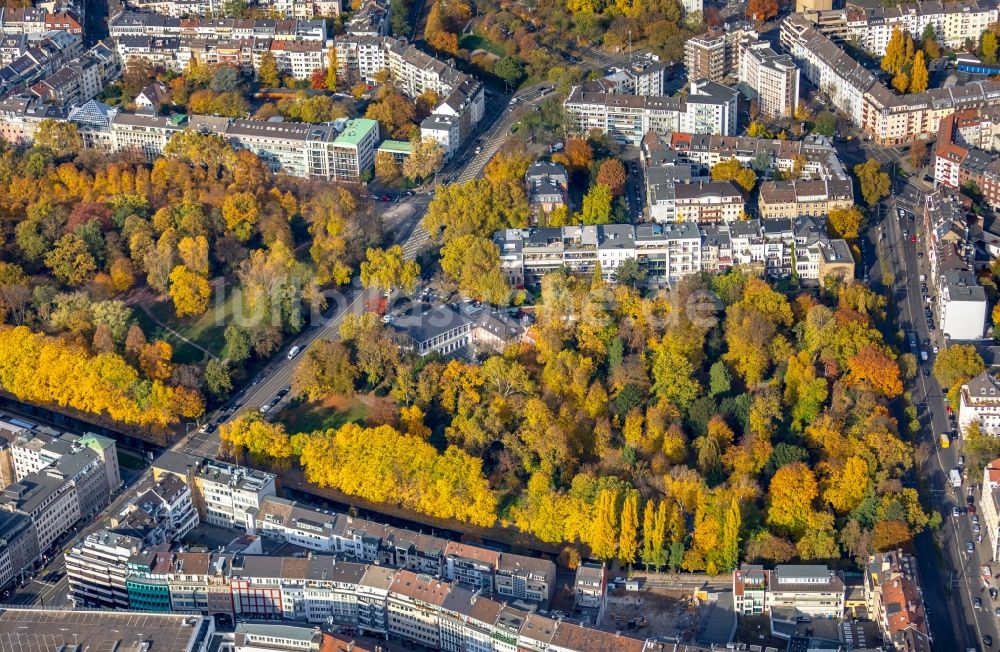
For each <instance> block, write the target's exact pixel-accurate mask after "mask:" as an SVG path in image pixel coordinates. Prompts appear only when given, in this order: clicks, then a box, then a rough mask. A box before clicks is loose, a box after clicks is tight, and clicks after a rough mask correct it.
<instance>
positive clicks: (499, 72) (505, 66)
mask: <svg viewBox="0 0 1000 652" xmlns="http://www.w3.org/2000/svg"><path fill="white" fill-rule="evenodd" d="M493 74H495V75H496V76H497V77H499V78H500V79H502V80H503V81H504V82H505V83H507V84H508V85H510V86H511V88H517V85H518V84H520V83H521V80H522V79H524V64H522V63H521V60H520V59H519V58H517V57H512V56H506V57H503V58H502V59H500V60H499V61H497V62H496V65H495V66H493Z"/></svg>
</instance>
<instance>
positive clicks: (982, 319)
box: [937, 271, 988, 342]
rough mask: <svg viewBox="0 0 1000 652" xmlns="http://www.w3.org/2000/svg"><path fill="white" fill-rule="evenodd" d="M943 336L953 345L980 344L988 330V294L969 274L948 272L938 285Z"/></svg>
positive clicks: (966, 272) (939, 312)
mask: <svg viewBox="0 0 1000 652" xmlns="http://www.w3.org/2000/svg"><path fill="white" fill-rule="evenodd" d="M938 290H939V294H938V297H937V302H938V315H939V320H940V322H941V332H942V334H944V335H945V336H946V337H949V338H951V341H953V342H957V341H963V340H981V339H983V335H984V332H983V329H984V328H985V327H986V315H987V308H988V303H987V300H986V290H985V289H984V288H983V287H982V286H981V285H979V281H978V280H977V279H976V275H975V274H974V273H972V272H968V271H947V272H945V273H944V274H942V276H941V280H940V282H939V283H938Z"/></svg>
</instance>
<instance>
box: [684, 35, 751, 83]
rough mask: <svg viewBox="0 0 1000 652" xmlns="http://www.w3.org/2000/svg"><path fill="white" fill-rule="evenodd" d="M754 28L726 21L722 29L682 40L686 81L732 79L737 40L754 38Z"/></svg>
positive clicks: (737, 59)
mask: <svg viewBox="0 0 1000 652" xmlns="http://www.w3.org/2000/svg"><path fill="white" fill-rule="evenodd" d="M758 36H759V35H758V34H757V31H756V30H755V29H754V28H753V26H752V25H750V24H749V23H745V22H736V23H728V24H727V25H726V27H725V29H715V30H709V31H708V32H706V33H705V34H702V35H700V36H694V37H691V38H689V39H688V40H687V41H685V42H684V67H685V69H686V70H687V76H688V79H689V80H693V79H708V80H711V81H714V82H718V83H722V82H723V81H724V80H725V79H727V78H735V77H736V76H737V74H738V71H739V66H740V56H741V51H740V43H741V42H742V41H744V40H746V39H750V40H752V41H756V40H757V38H758Z"/></svg>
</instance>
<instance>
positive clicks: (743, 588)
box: [733, 564, 770, 616]
mask: <svg viewBox="0 0 1000 652" xmlns="http://www.w3.org/2000/svg"><path fill="white" fill-rule="evenodd" d="M769 578H770V571H767V570H764V567H763V566H760V565H757V564H742V565H741V566H740V567H739V569H737V570H734V571H733V606H734V608H735V610H736V613H738V614H741V615H744V616H759V615H761V614H762V613H764V610H765V609H766V608H767V582H768V579H769Z"/></svg>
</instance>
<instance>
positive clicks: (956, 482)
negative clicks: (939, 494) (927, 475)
mask: <svg viewBox="0 0 1000 652" xmlns="http://www.w3.org/2000/svg"><path fill="white" fill-rule="evenodd" d="M948 477H949V478H950V479H951V486H952V487H955V488H956V489H957V488H958V487H961V486H962V472H961V471H959V470H958V469H952V470H951V471H949V472H948Z"/></svg>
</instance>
